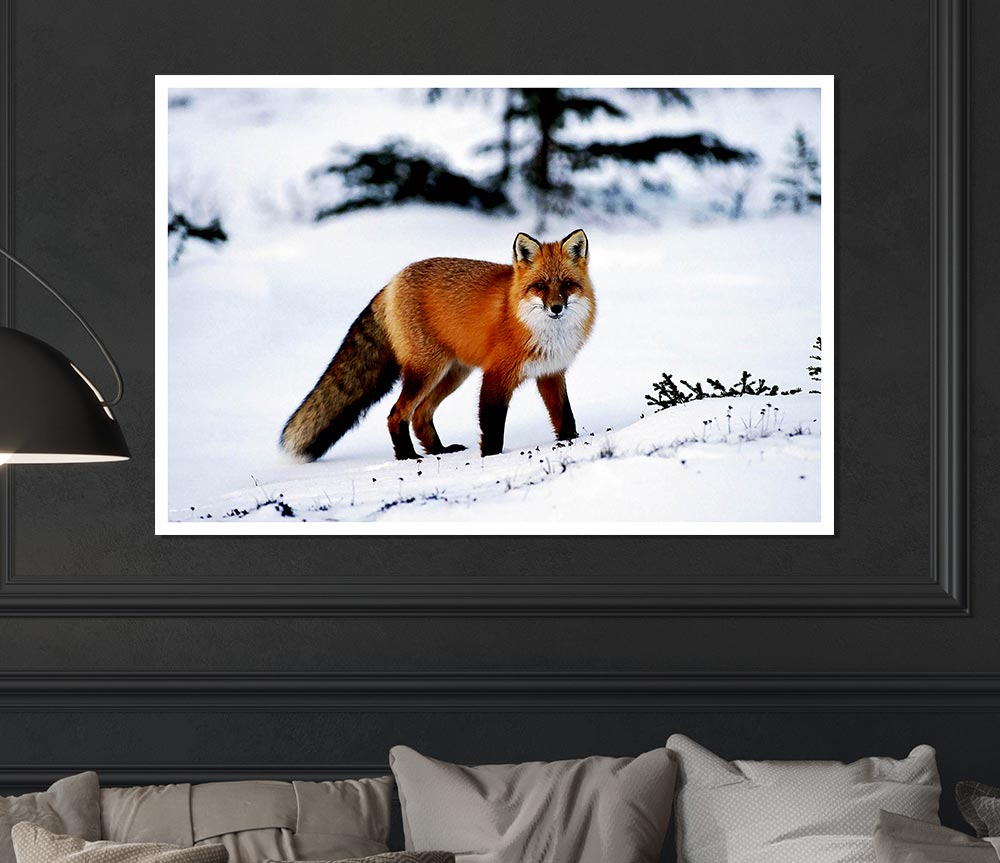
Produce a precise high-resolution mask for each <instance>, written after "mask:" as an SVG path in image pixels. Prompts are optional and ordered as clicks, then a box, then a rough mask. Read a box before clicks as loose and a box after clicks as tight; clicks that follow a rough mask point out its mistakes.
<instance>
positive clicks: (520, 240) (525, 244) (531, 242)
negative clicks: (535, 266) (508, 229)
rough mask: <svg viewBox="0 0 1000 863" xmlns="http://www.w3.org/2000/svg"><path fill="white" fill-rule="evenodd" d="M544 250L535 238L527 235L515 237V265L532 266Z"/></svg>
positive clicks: (522, 234)
mask: <svg viewBox="0 0 1000 863" xmlns="http://www.w3.org/2000/svg"><path fill="white" fill-rule="evenodd" d="M541 250H542V244H541V243H539V242H538V240H536V239H535V238H534V237H529V236H528V235H527V234H525V233H521V234H518V235H517V236H516V237H514V263H515V264H531V263H534V261H535V260H536V258H537V257H538V253H539V252H541Z"/></svg>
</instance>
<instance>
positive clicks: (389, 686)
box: [0, 671, 1000, 713]
mask: <svg viewBox="0 0 1000 863" xmlns="http://www.w3.org/2000/svg"><path fill="white" fill-rule="evenodd" d="M816 709H823V710H826V711H857V712H866V711H869V710H877V711H886V710H888V711H902V712H910V711H917V712H920V713H928V712H953V711H956V712H957V711H960V712H970V711H973V712H974V711H979V710H982V711H991V712H992V711H995V712H1000V673H993V672H990V673H972V672H969V673H927V672H909V673H896V674H886V673H852V672H830V673H817V674H806V673H780V674H775V673H743V674H737V673H707V674H701V673H675V674H653V673H625V674H591V673H587V672H573V673H561V674H560V673H552V674H550V673H538V672H530V671H529V672H521V673H503V674H480V673H466V672H456V673H445V674H440V673H437V674H435V673H431V674H424V673H395V672H365V673H361V672H359V673H339V674H337V673H322V672H287V673H267V674H262V673H254V672H189V673H185V672H146V673H142V672H126V671H120V672H93V673H91V672H74V673H68V672H37V671H4V672H0V713H9V712H32V711H46V712H52V711H71V712H81V713H86V712H92V711H97V712H104V711H123V712H130V713H133V712H135V713H143V712H151V711H155V712H185V713H187V712H190V713H212V712H220V711H222V712H234V711H240V712H262V713H269V712H274V711H277V712H281V713H295V712H312V711H321V712H326V711H330V712H347V711H372V712H379V713H381V712H415V713H425V712H465V711H475V710H484V711H486V710H488V711H490V712H496V711H502V712H507V711H516V712H519V713H524V712H528V713H531V712H553V711H556V712H559V711H571V712H579V711H586V712H607V711H610V712H615V713H630V712H649V711H684V712H705V711H718V710H722V711H749V712H757V711H760V712H770V711H775V712H799V711H811V710H816Z"/></svg>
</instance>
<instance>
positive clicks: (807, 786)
mask: <svg viewBox="0 0 1000 863" xmlns="http://www.w3.org/2000/svg"><path fill="white" fill-rule="evenodd" d="M667 749H668V750H669V751H670V752H672V753H673V755H674V757H675V758H676V759H677V767H678V783H679V791H678V793H677V799H676V801H675V803H674V811H675V812H676V818H677V856H678V860H679V863H807V861H808V863H876V859H875V847H874V844H873V842H872V834H873V833H874V831H875V825H876V822H877V821H878V816H879V811H880V810H882V809H885V810H887V811H889V812H897V813H899V814H901V815H907V816H909V817H911V818H916V819H918V820H920V821H930V822H933V823H935V824H936V823H938V817H937V812H938V798H939V797H940V795H941V785H940V781H939V779H938V773H937V766H936V765H935V762H934V750H933V749H932V748H931V747H930V746H918V747H917V748H916V749H914V750H913V751H912V752H911V753H910V755H909V756H908V757H907V758H904V759H902V760H896V759H893V758H862V759H861V760H859V761H855V762H853V763H852V764H843V763H841V762H839V761H733V762H729V761H725V760H724V759H722V758H719V756H717V755H714V754H713V753H711V752H709V751H708V750H707V749H705V748H704V747H702V746H699V745H698V744H697V743H695V742H694V741H693V740H691V739H690V738H688V737H685V736H684V735H683V734H675V735H673V736H672V737H671V738H670V739H669V740H668V741H667Z"/></svg>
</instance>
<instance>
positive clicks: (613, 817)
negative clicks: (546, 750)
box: [389, 746, 675, 863]
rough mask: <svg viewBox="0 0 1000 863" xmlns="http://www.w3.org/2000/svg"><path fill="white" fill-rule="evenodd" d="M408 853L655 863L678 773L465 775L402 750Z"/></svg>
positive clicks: (485, 860)
mask: <svg viewBox="0 0 1000 863" xmlns="http://www.w3.org/2000/svg"><path fill="white" fill-rule="evenodd" d="M389 763H390V764H391V765H392V770H393V773H395V775H396V783H397V785H398V786H399V799H400V803H401V804H402V809H403V831H404V833H405V835H406V847H407V849H409V850H411V851H430V850H433V849H436V848H446V849H448V850H449V851H453V852H454V853H455V859H456V860H457V861H460V863H473V861H475V863H529V861H530V863H583V861H600V863H604V861H612V863H619V861H620V863H653V861H658V860H659V859H660V851H661V849H662V847H663V839H664V836H665V834H666V831H667V825H668V823H669V821H670V801H671V798H672V796H673V790H674V772H675V771H674V764H673V762H672V761H671V759H670V756H669V755H668V753H667V751H666V750H665V749H655V750H653V751H652V752H647V753H645V754H643V755H640V756H638V757H637V758H603V757H596V756H595V757H591V758H583V759H580V760H578V761H554V762H551V763H544V762H533V763H528V764H493V765H485V766H481V767H463V766H461V765H458V764H449V763H447V762H444V761H436V760H435V759H433V758H428V757H426V756H424V755H421V754H420V753H419V752H415V751H414V750H412V749H410V748H408V747H406V746H396V747H394V748H393V749H392V751H391V752H390V754H389Z"/></svg>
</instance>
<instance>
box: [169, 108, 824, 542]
mask: <svg viewBox="0 0 1000 863" xmlns="http://www.w3.org/2000/svg"><path fill="white" fill-rule="evenodd" d="M199 95H200V94H198V93H195V94H194V96H193V98H192V100H191V102H190V104H188V105H187V106H185V107H183V108H181V109H176V110H172V111H171V112H170V139H169V141H170V145H169V152H170V173H171V182H172V183H174V182H175V181H176V182H177V183H184V184H187V185H188V186H189V187H192V186H193V187H197V188H199V189H202V190H205V189H210V190H211V196H212V197H213V198H214V199H215V201H214V202H215V203H217V204H218V205H219V208H220V210H221V211H222V215H223V219H224V224H225V225H226V227H227V229H228V230H229V232H230V235H231V240H230V242H229V243H227V244H225V245H224V246H222V247H221V248H218V249H215V248H208V247H205V246H204V245H199V244H197V243H192V244H191V245H190V246H189V247H188V249H187V250H186V251H185V253H184V255H183V257H182V258H181V260H180V262H179V263H177V264H176V265H174V266H172V267H171V268H170V270H169V292H168V297H167V304H166V306H167V312H168V322H169V323H168V342H167V348H168V364H167V369H166V370H164V369H163V368H162V367H158V370H157V383H158V386H161V387H164V386H165V387H166V396H167V405H168V413H167V416H166V430H167V432H168V435H167V447H166V456H167V461H166V463H165V464H162V465H161V467H163V468H164V470H163V472H162V473H161V478H162V479H163V480H164V481H165V491H166V495H165V503H166V506H165V512H163V511H161V512H158V519H157V521H158V530H161V531H162V530H164V529H166V530H172V529H179V530H185V531H187V530H194V531H199V530H220V529H225V530H232V531H234V532H239V531H240V530H246V531H248V532H279V531H284V530H287V529H289V528H291V527H292V526H293V525H299V526H300V527H301V528H308V525H302V522H303V521H307V522H308V523H309V524H310V525H312V524H318V523H322V524H324V525H327V524H328V525H330V529H336V530H343V529H347V530H351V529H357V530H365V529H370V528H372V527H373V526H374V527H377V529H378V530H386V531H400V532H408V531H412V530H421V531H423V530H427V529H428V525H435V526H436V527H437V528H440V527H441V526H442V525H454V526H455V529H456V530H462V531H466V532H487V531H490V530H497V531H499V532H506V531H509V530H511V529H514V527H513V525H512V523H518V522H520V523H529V522H531V523H537V522H539V521H548V520H551V521H556V522H559V523H560V525H561V527H565V526H566V525H568V524H576V525H578V526H579V529H580V530H581V531H594V530H596V529H597V528H596V526H595V525H594V523H595V522H604V523H605V528H606V529H602V532H607V530H614V529H615V528H614V526H613V525H612V524H610V523H614V522H621V523H628V524H633V525H639V524H641V527H640V528H637V530H638V532H650V533H651V532H658V531H667V530H670V531H678V530H679V531H681V532H683V530H684V524H689V523H690V524H695V523H696V524H700V525H702V526H703V525H704V524H705V523H711V522H719V523H724V524H726V525H736V524H737V523H746V522H772V523H798V524H800V525H801V526H802V527H803V528H806V529H809V523H813V529H815V523H816V522H818V521H819V519H820V514H821V501H822V499H823V495H822V481H821V480H822V470H821V457H820V456H821V449H824V447H823V446H822V443H823V440H824V438H823V417H822V416H821V410H820V397H819V396H817V395H809V394H808V392H807V391H808V390H809V389H810V388H811V382H810V381H809V378H808V376H807V374H806V366H807V364H809V362H810V361H809V359H808V356H809V354H810V353H811V350H810V348H811V346H812V343H813V340H814V339H815V337H816V336H817V335H819V334H820V333H821V332H822V331H823V330H822V327H821V320H820V254H819V250H820V230H819V226H820V221H819V218H818V216H798V217H796V216H780V217H779V216H758V217H756V218H753V219H749V220H744V221H740V222H729V221H720V220H712V221H704V222H700V221H698V220H697V219H696V218H695V215H694V214H693V213H692V212H691V207H693V206H694V205H693V204H692V203H691V202H692V201H696V200H697V195H696V194H694V192H692V194H691V195H687V196H685V197H684V204H683V206H681V205H680V204H677V205H676V206H675V205H673V204H671V205H666V206H665V210H664V212H663V214H662V218H660V220H659V223H658V224H657V225H643V224H631V225H628V226H622V225H620V224H617V225H608V224H595V225H589V224H584V225H582V227H584V228H586V229H587V232H588V235H589V237H590V248H591V275H592V278H593V281H594V284H595V287H596V291H597V297H598V308H599V312H598V319H597V326H596V328H595V332H594V335H593V337H592V338H591V340H590V342H589V343H588V344H587V345H586V346H585V347H584V349H583V351H582V352H581V354H580V356H579V358H578V360H577V362H576V363H575V364H574V365H573V367H572V368H571V369H570V372H569V375H568V381H569V392H570V399H571V401H572V403H573V407H574V412H575V414H576V417H577V422H578V425H579V426H580V427H581V431H582V437H581V438H580V439H579V440H578V441H576V442H574V443H573V444H572V446H557V445H555V444H554V442H553V440H552V433H551V429H550V427H549V424H548V418H547V415H546V414H545V411H544V409H543V407H542V405H541V401H540V399H539V397H538V395H537V393H536V392H535V390H534V387H533V386H530V385H525V386H524V387H522V389H521V390H520V391H519V392H518V393H517V394H516V396H515V399H514V402H513V404H512V406H511V410H510V415H509V419H508V425H507V435H506V447H505V452H504V454H503V455H501V456H496V457H491V458H489V459H486V460H483V459H481V458H480V457H479V456H478V453H477V451H476V444H477V442H478V436H479V432H478V428H477V424H476V397H477V379H476V377H475V376H474V377H473V378H471V379H470V380H469V382H467V383H466V385H465V386H464V387H463V388H462V389H461V390H459V392H458V393H456V394H455V395H454V396H453V397H452V398H450V399H448V400H447V401H446V402H445V403H444V405H443V406H442V407H441V408H440V410H439V411H438V415H437V420H436V424H437V427H438V429H439V431H440V432H441V436H442V439H443V440H444V441H445V442H446V443H452V442H460V443H464V444H467V445H469V447H470V449H469V451H468V452H464V453H459V454H455V455H449V456H443V457H441V458H440V459H438V458H436V457H429V458H425V459H424V460H423V461H421V462H419V463H418V462H404V463H398V462H395V461H394V460H392V457H391V455H392V450H391V445H390V442H389V437H388V433H387V431H386V428H385V415H386V414H387V412H388V410H389V407H390V406H391V403H392V399H393V396H392V395H390V396H389V397H388V398H387V399H386V400H385V401H384V402H383V403H381V404H379V405H377V406H376V407H375V408H374V409H373V410H372V412H371V414H370V415H369V416H368V417H367V418H366V419H365V420H364V421H363V422H362V424H361V425H360V426H359V428H357V429H356V430H354V431H353V432H351V433H350V434H349V435H348V436H347V437H345V438H344V439H343V440H342V441H341V442H340V443H339V444H338V445H337V446H336V447H334V448H333V449H332V450H331V451H330V452H329V453H328V454H327V456H326V457H325V458H324V459H322V460H321V461H319V462H316V463H314V464H309V465H302V464H295V463H291V462H289V461H288V460H287V459H286V458H285V457H283V456H282V455H281V454H280V453H279V452H278V449H277V438H278V434H279V433H280V430H281V427H282V425H283V423H284V421H285V419H286V418H287V416H288V415H289V414H290V413H291V411H292V410H294V408H295V407H296V405H297V404H298V403H299V401H301V399H302V398H303V396H304V395H305V394H306V392H308V390H309V389H310V388H311V386H312V385H313V383H314V382H315V380H316V378H317V377H318V376H319V374H320V372H321V371H322V370H323V369H324V368H325V366H326V363H327V362H328V361H329V359H330V357H331V355H332V354H333V352H334V351H335V350H336V348H337V346H338V345H339V343H340V340H341V338H342V337H343V335H344V333H345V331H346V329H347V326H348V325H349V323H350V322H351V320H353V318H354V317H355V316H356V315H357V313H358V312H359V311H360V310H361V308H362V307H363V306H364V305H365V303H367V301H368V300H369V299H370V297H371V296H372V295H373V294H374V293H375V292H376V291H377V290H378V289H379V288H380V287H381V286H382V285H383V284H384V283H385V282H386V281H387V280H388V278H389V277H390V276H391V275H392V274H393V273H394V272H395V271H397V270H398V269H400V268H401V267H402V266H404V265H405V264H406V263H409V262H411V261H413V260H417V259H420V258H426V257H431V256H435V255H456V256H463V257H474V258H484V259H488V260H499V261H503V260H507V258H508V255H509V249H510V245H511V242H512V240H513V237H514V234H515V233H516V232H517V231H518V230H531V229H532V227H533V225H532V224H531V220H530V218H528V219H524V218H522V219H517V218H515V219H496V218H490V217H484V216H476V215H471V214H469V213H465V212H461V211H455V210H447V209H436V208H429V207H422V206H411V207H406V208H399V209H396V210H383V211H377V212H367V213H358V214H355V215H352V216H349V217H345V218H341V219H335V220H329V221H327V222H324V223H321V224H319V225H315V224H311V223H308V222H305V221H302V220H300V219H297V218H296V217H295V216H296V214H295V213H294V212H291V210H294V208H295V207H294V206H293V204H292V203H289V202H290V201H291V202H294V201H296V200H299V199H298V198H297V197H296V195H297V193H290V192H289V191H288V189H289V184H293V185H294V183H295V182H297V181H299V180H301V178H302V177H303V175H304V173H305V172H306V171H307V170H308V168H310V167H313V166H315V165H316V164H318V163H319V162H321V161H322V159H323V158H324V156H325V154H326V152H328V148H329V146H330V145H331V143H333V142H335V141H336V140H340V139H343V138H344V137H345V136H343V135H341V137H340V139H338V138H337V135H336V133H334V132H331V130H332V129H333V130H336V129H338V128H340V126H338V123H337V120H338V118H339V117H340V115H339V114H338V113H337V112H338V111H340V110H341V107H340V106H339V103H337V101H336V100H331V99H328V98H326V96H325V95H323V94H319V95H317V94H315V93H314V94H312V95H309V96H305V95H301V94H299V95H298V96H296V95H295V94H293V93H289V92H281V93H278V94H272V95H270V96H268V94H260V93H258V94H249V95H248V94H233V93H221V94H220V93H218V92H216V93H212V94H209V95H206V96H205V98H204V99H201V98H199ZM396 98H398V97H395V96H393V94H389V93H382V94H376V96H370V97H369V99H368V100H367V101H366V102H365V103H364V105H365V107H364V111H365V112H367V113H366V114H365V116H366V117H367V116H368V115H370V118H369V119H370V122H369V123H368V125H364V124H361V127H362V128H365V129H367V130H368V131H369V133H370V137H371V140H370V141H369V140H368V139H367V138H366V139H364V140H359V141H355V140H354V139H353V138H351V141H352V142H353V143H377V142H378V141H379V140H381V138H382V137H383V135H382V131H381V130H380V129H379V128H378V124H379V123H380V122H385V120H384V118H385V116H386V114H387V111H386V106H387V104H390V100H392V99H396ZM724 98H725V94H713V96H712V98H709V99H706V100H704V101H705V102H706V103H707V105H708V106H709V107H708V108H706V109H705V110H706V111H709V112H710V113H709V115H706V116H703V117H699V116H697V114H698V112H695V116H694V117H692V116H691V114H690V113H687V112H680V113H679V114H675V113H673V112H672V113H671V114H670V115H669V116H670V124H668V125H667V128H669V129H670V130H671V131H676V130H678V129H680V128H683V124H685V123H686V124H687V126H689V127H692V128H700V127H706V128H711V129H712V130H713V131H716V132H717V133H719V134H721V135H722V136H723V137H724V138H725V137H727V135H728V136H729V137H730V138H731V139H732V143H734V144H737V145H748V146H752V147H754V148H756V149H758V151H760V152H761V153H762V154H766V153H770V154H771V155H770V157H769V158H770V159H771V160H772V161H771V163H770V167H768V162H767V161H765V163H764V165H763V166H762V168H761V170H762V171H763V172H764V173H763V174H762V175H761V180H760V182H761V183H763V184H766V183H767V177H768V171H769V170H771V171H773V170H776V165H775V163H774V160H777V159H779V158H780V156H781V152H782V147H783V146H784V143H785V140H786V136H787V134H788V133H790V131H791V129H792V128H794V127H795V125H796V124H801V125H804V126H806V127H807V128H809V127H810V125H813V126H815V125H816V124H818V98H814V99H813V100H812V101H809V100H807V99H806V98H805V97H803V96H802V95H801V94H775V95H773V96H771V97H765V96H760V95H756V94H750V95H748V94H740V93H734V94H730V101H729V102H728V103H727V104H729V106H730V108H731V110H730V111H729V112H728V113H727V111H726V110H724V104H723V102H722V101H721V100H724ZM391 104H392V105H393V110H394V112H395V113H394V114H392V116H393V121H392V122H393V124H394V125H396V126H399V125H400V124H403V125H405V124H406V122H407V117H410V122H412V123H417V122H420V123H424V124H427V123H428V122H430V121H431V120H433V123H434V124H438V123H440V124H441V127H442V128H443V129H444V130H446V131H447V132H448V134H449V135H452V136H453V137H456V138H457V139H458V140H460V141H464V142H466V143H467V144H469V145H471V144H473V143H475V142H476V141H477V140H479V139H480V138H481V137H482V128H481V124H482V118H480V120H479V126H477V125H476V123H475V122H474V121H475V117H474V116H471V117H470V115H469V111H468V109H466V110H464V111H462V110H458V109H457V108H454V107H442V108H441V109H440V110H441V113H440V114H437V113H435V114H428V113H427V109H425V108H422V107H420V106H419V105H418V104H397V103H396V102H392V103H391ZM696 104H698V103H697V102H696ZM754 106H757V108H754ZM810 106H811V107H810ZM357 107H358V106H357V105H355V106H354V108H357ZM758 109H759V110H758ZM437 110H439V109H435V111H437ZM752 110H758V113H757V114H752ZM748 112H749V114H752V116H751V115H748ZM474 113H475V112H473V115H474ZM352 116H354V115H352ZM727 118H728V123H729V125H730V126H731V127H732V129H731V130H729V131H727V128H726V122H727ZM366 122H368V121H366ZM678 123H679V124H681V125H680V126H678V125H676V124H678ZM755 135H756V137H754V136H755ZM412 137H414V138H419V137H420V134H419V133H417V132H414V133H412ZM466 149H468V147H466V146H464V145H463V146H462V147H457V145H456V152H459V151H462V152H464V151H465V150H466ZM449 152H450V151H449ZM463 167H469V166H467V165H466V166H463ZM689 173H690V176H689ZM676 174H677V177H676V178H672V179H674V180H675V183H676V185H678V186H680V185H684V184H692V189H694V188H696V185H695V184H696V182H697V174H696V172H689V169H687V168H686V167H685V166H678V169H677V171H676ZM205 194H207V192H206V193H205ZM706 194H709V193H706ZM761 194H762V195H763V192H761ZM300 203H301V201H300ZM671 207H673V209H671ZM579 226H580V225H577V224H576V220H575V219H571V220H567V221H565V223H564V222H563V221H561V220H554V222H553V224H551V225H550V226H549V229H548V231H547V234H548V237H560V236H563V235H565V234H567V233H568V232H569V231H570V230H572V229H573V228H576V227H579ZM548 237H547V238H548ZM744 369H748V370H749V371H750V372H751V373H752V374H753V375H754V376H755V377H757V376H762V377H765V378H767V379H768V381H769V382H773V383H776V384H778V385H780V387H781V388H782V389H787V388H792V387H802V388H803V393H801V394H799V395H795V396H787V397H780V396H779V397H763V396H762V397H744V398H738V399H710V400H703V401H700V402H695V403H689V404H687V405H683V406H679V407H674V408H670V409H668V410H666V411H662V412H659V413H653V409H652V408H650V407H649V406H647V405H646V402H645V398H644V395H645V394H646V393H651V392H652V383H653V382H654V381H656V380H658V379H659V377H660V374H661V372H664V371H666V372H668V373H672V374H673V375H674V377H675V379H680V378H686V379H688V380H691V381H692V382H693V381H695V380H699V381H704V380H705V378H706V377H709V376H710V377H719V378H722V379H723V382H724V383H727V384H728V383H732V382H735V381H736V380H737V379H738V378H739V376H740V374H741V372H742V371H743V370H744ZM162 404H163V403H162V402H160V406H161V409H162ZM761 411H763V412H764V413H763V416H762V415H761ZM727 414H728V416H727ZM640 417H642V418H640ZM826 421H827V422H829V417H826ZM162 458H163V453H162V451H161V454H160V459H161V461H162ZM161 500H163V498H162V497H161ZM166 519H169V522H170V524H166V525H165V524H164V521H165V520H166ZM343 522H352V523H355V525H354V528H350V527H349V526H347V525H344V524H343ZM417 522H419V523H423V524H422V525H421V524H415V523H417ZM430 529H436V528H435V527H431V528H430ZM795 529H796V528H795V527H794V526H793V527H791V528H789V530H795Z"/></svg>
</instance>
